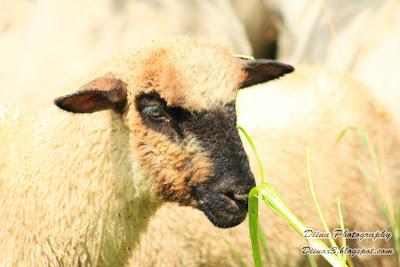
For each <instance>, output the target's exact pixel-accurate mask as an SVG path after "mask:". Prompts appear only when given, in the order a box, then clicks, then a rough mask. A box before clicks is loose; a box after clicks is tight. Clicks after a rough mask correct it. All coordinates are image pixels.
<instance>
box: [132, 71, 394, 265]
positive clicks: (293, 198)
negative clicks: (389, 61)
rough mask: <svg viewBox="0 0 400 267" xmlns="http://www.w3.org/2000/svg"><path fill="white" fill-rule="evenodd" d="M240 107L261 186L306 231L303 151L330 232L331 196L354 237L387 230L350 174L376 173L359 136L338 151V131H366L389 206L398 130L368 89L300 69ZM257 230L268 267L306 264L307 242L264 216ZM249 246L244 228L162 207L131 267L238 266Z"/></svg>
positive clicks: (315, 222)
mask: <svg viewBox="0 0 400 267" xmlns="http://www.w3.org/2000/svg"><path fill="white" fill-rule="evenodd" d="M237 106H238V118H239V121H238V123H239V124H240V125H242V126H243V127H244V128H245V129H246V130H247V131H248V132H249V134H250V135H251V137H252V138H253V139H254V141H255V144H256V145H257V149H258V152H259V153H260V154H261V159H262V161H263V165H264V168H265V171H266V176H267V178H266V179H267V180H268V182H271V183H272V184H273V185H274V186H276V187H277V188H278V190H279V192H280V193H281V194H282V197H283V199H284V200H285V201H286V202H287V204H288V206H289V207H290V208H291V209H292V210H293V211H294V212H295V214H297V215H298V216H299V217H300V218H301V219H302V220H303V221H304V222H305V223H306V224H307V225H308V226H310V227H313V228H314V229H316V230H321V231H322V229H323V228H322V225H321V223H320V220H319V217H318V215H317V213H316V210H315V206H314V204H313V202H312V197H311V194H310V192H309V189H308V181H307V169H306V157H305V150H306V147H307V146H309V147H310V148H311V165H312V174H313V180H314V184H315V190H316V194H317V197H318V199H319V202H320V204H321V207H322V210H323V211H324V213H325V216H326V217H327V221H328V224H329V227H330V228H331V229H333V228H335V227H338V226H339V223H338V214H337V206H336V197H337V196H340V197H341V200H342V205H343V212H344V221H345V224H346V226H347V227H349V228H350V229H353V230H359V231H376V230H381V229H384V228H386V229H387V227H388V226H387V224H386V221H385V219H384V217H383V213H382V212H381V210H380V208H379V206H378V203H377V201H378V200H377V198H376V197H375V195H374V193H373V190H372V188H371V187H370V185H368V184H367V182H366V180H365V178H364V177H363V176H362V175H361V174H360V172H359V171H358V170H357V165H358V164H359V163H361V164H362V166H364V167H365V168H366V169H368V170H369V171H370V172H371V174H373V175H376V172H375V168H374V164H373V163H372V162H370V161H369V157H368V153H367V152H366V151H365V149H364V148H363V146H362V145H361V141H360V139H359V137H358V136H357V134H355V133H353V132H349V133H348V134H347V135H346V136H345V137H344V139H343V140H342V141H341V142H340V143H339V144H337V145H335V141H336V139H337V138H338V136H339V134H340V132H341V131H342V130H343V129H344V128H346V127H348V126H358V127H363V128H364V129H365V130H366V131H367V132H368V134H369V135H370V138H371V141H372V142H373V143H374V145H375V147H378V148H379V149H380V150H381V151H382V150H383V151H384V157H382V160H383V166H384V175H385V177H386V183H387V185H388V188H389V190H390V191H391V196H392V198H393V199H398V198H399V196H400V188H399V183H398V179H399V177H400V160H399V159H400V157H399V156H400V139H399V137H400V135H399V130H398V129H397V128H396V126H395V124H394V122H393V121H392V118H391V117H390V113H388V112H386V110H385V109H384V108H382V107H381V105H380V104H379V103H378V101H377V100H376V99H375V98H374V97H372V96H371V93H370V91H369V89H368V88H366V87H364V86H363V85H362V84H360V83H358V82H355V81H354V80H353V79H352V78H351V77H349V76H348V75H347V74H346V75H344V74H341V73H336V72H333V71H326V70H322V69H321V68H320V67H318V66H314V67H311V66H308V67H307V66H297V67H296V72H295V73H293V74H291V75H289V76H287V77H284V78H281V79H280V80H279V81H276V82H271V83H269V84H268V85H260V86H256V87H253V88H247V89H245V90H241V91H240V93H239V96H238V98H237ZM247 151H248V152H249V155H250V156H249V159H250V163H251V165H252V167H253V168H252V169H253V171H254V172H257V166H256V165H255V164H256V163H255V160H254V157H253V156H252V155H251V151H250V149H248V150H247ZM256 177H257V175H256ZM374 177H376V176H374ZM260 206H261V207H262V206H264V205H261V204H260ZM260 224H261V225H262V227H263V230H264V233H265V234H266V241H267V245H268V249H269V250H270V256H271V261H272V265H271V266H304V265H306V263H307V259H306V258H305V256H300V247H301V246H302V245H305V242H304V241H302V238H300V237H299V236H298V235H297V233H295V232H294V230H292V229H291V228H290V227H289V226H288V225H287V224H286V223H285V222H284V221H283V219H281V218H280V217H279V216H278V215H276V214H275V213H273V212H272V211H271V210H266V209H264V208H263V209H262V210H261V211H260ZM160 237H162V238H160ZM165 240H168V245H166V243H165ZM226 241H227V242H226ZM250 245H251V244H250V239H249V233H248V225H247V224H246V223H243V224H241V225H239V226H238V227H235V228H232V229H228V230H219V229H215V228H213V227H212V226H211V225H210V224H209V223H207V222H206V220H205V219H204V218H203V217H202V216H201V214H200V213H199V212H198V211H195V210H191V209H186V208H183V209H179V208H177V207H175V206H173V205H165V206H163V207H162V208H161V209H160V210H159V211H158V212H157V213H156V215H155V216H154V218H152V220H151V222H150V224H149V228H148V229H147V231H146V234H144V235H143V236H142V238H141V242H140V245H139V247H138V249H137V250H135V251H134V255H133V257H132V259H131V265H130V266H135V267H150V266H160V267H168V266H185V267H199V266H210V267H217V266H218V267H222V266H230V267H233V266H242V265H241V264H240V259H239V258H238V257H243V259H244V260H245V261H246V262H247V263H251V262H252V256H251V255H252V253H251V247H250ZM351 245H354V246H358V247H371V246H375V247H382V246H386V247H392V246H393V245H392V243H390V242H377V243H374V244H371V243H369V242H368V241H362V242H360V243H358V244H354V242H351ZM353 261H354V262H355V266H396V264H395V258H394V257H390V256H381V257H379V256H372V257H368V256H364V257H362V258H361V259H360V258H354V259H353ZM363 264H365V265H363Z"/></svg>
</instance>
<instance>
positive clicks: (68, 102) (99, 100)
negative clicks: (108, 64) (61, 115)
mask: <svg viewBox="0 0 400 267" xmlns="http://www.w3.org/2000/svg"><path fill="white" fill-rule="evenodd" d="M126 87H127V85H126V83H124V82H123V81H121V80H119V79H117V78H115V77H114V76H113V75H112V74H111V73H107V74H106V75H104V76H102V77H99V78H97V79H95V80H93V81H91V82H89V83H87V84H85V85H84V86H82V87H81V88H80V89H79V90H78V91H77V92H75V93H72V94H70V95H66V96H62V97H59V98H57V99H56V100H55V101H54V103H55V104H56V105H57V106H58V107H59V108H61V109H63V110H66V111H69V112H73V113H91V112H95V111H100V110H106V109H115V110H117V111H122V109H123V108H124V106H125V103H126V98H127V93H126Z"/></svg>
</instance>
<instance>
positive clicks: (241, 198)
mask: <svg viewBox="0 0 400 267" xmlns="http://www.w3.org/2000/svg"><path fill="white" fill-rule="evenodd" d="M233 198H234V199H236V200H239V201H245V202H247V198H248V194H233Z"/></svg>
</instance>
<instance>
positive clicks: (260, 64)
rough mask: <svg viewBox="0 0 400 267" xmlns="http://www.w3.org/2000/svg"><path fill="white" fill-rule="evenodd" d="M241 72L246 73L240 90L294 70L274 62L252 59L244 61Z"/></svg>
mask: <svg viewBox="0 0 400 267" xmlns="http://www.w3.org/2000/svg"><path fill="white" fill-rule="evenodd" d="M243 70H244V71H245V72H246V77H245V79H244V81H243V83H242V85H241V86H240V88H244V87H248V86H251V85H254V84H258V83H264V82H267V81H270V80H273V79H276V78H278V77H280V76H283V75H285V74H286V73H290V72H292V71H294V68H293V67H292V66H290V65H287V64H283V63H280V62H278V61H274V60H267V59H254V60H244V62H243Z"/></svg>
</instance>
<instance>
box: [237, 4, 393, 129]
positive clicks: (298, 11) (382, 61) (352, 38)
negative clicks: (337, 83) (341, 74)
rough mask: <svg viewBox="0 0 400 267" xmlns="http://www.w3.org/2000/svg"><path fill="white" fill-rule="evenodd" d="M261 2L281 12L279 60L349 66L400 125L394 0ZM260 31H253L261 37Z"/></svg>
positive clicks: (263, 32)
mask: <svg viewBox="0 0 400 267" xmlns="http://www.w3.org/2000/svg"><path fill="white" fill-rule="evenodd" d="M253 1H256V0H253ZM264 3H265V5H266V6H267V9H268V10H269V12H270V13H278V14H280V17H281V21H280V23H277V26H278V36H279V38H278V56H277V58H278V59H279V60H282V61H288V62H291V63H292V64H300V63H312V64H319V65H321V66H324V67H328V69H336V70H339V71H343V70H346V71H349V72H350V73H351V74H352V75H353V77H354V78H356V79H359V80H360V81H362V82H363V83H365V84H366V85H367V86H368V87H369V88H371V89H372V93H373V94H374V95H375V96H376V97H377V98H378V99H379V100H380V101H381V102H382V103H384V104H385V106H386V107H387V109H388V111H389V112H391V113H392V114H394V116H395V119H396V121H397V123H398V125H399V126H400V119H399V116H397V114H400V105H398V102H399V101H398V100H399V99H400V89H399V88H400V79H399V78H398V69H400V61H399V60H398V58H399V57H400V2H399V1H397V0H364V1H343V0H332V1H326V0H321V1H315V0H299V1H291V0H264ZM264 8H265V7H264ZM260 9H263V8H260V7H258V6H253V10H254V11H253V12H250V11H248V13H249V14H251V13H256V12H259V10H260ZM275 17H278V16H275ZM244 22H245V26H246V28H249V27H251V22H252V21H251V20H249V22H246V21H244ZM300 22H301V23H300ZM269 24H270V23H269ZM269 24H267V25H266V26H265V27H267V26H268V25H269ZM270 28H271V27H270ZM259 29H262V27H259ZM265 32H266V31H265V30H264V31H259V32H258V33H252V34H253V35H257V34H258V35H260V36H262V35H263V34H265Z"/></svg>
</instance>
